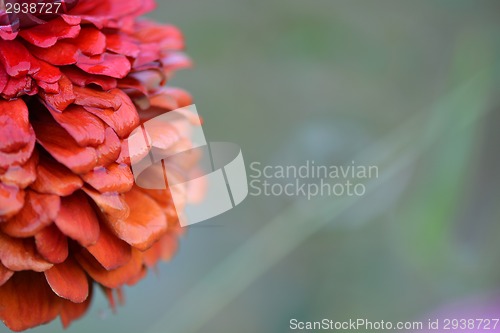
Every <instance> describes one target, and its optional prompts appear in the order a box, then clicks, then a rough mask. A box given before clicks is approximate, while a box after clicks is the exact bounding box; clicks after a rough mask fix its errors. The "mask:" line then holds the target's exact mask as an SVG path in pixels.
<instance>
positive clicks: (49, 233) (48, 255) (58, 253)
mask: <svg viewBox="0 0 500 333" xmlns="http://www.w3.org/2000/svg"><path fill="white" fill-rule="evenodd" d="M35 245H36V249H37V251H38V253H39V254H40V255H41V256H42V257H43V258H44V259H46V260H47V261H49V262H51V263H53V264H59V263H62V262H63V261H64V260H66V258H67V257H68V239H67V238H66V236H64V234H63V233H62V232H61V231H60V230H59V229H58V228H57V226H56V225H55V224H51V225H49V226H48V227H46V228H45V229H43V230H42V231H40V232H39V233H37V234H36V235H35Z"/></svg>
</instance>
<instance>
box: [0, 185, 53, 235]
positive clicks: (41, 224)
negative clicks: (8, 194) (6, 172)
mask: <svg viewBox="0 0 500 333" xmlns="http://www.w3.org/2000/svg"><path fill="white" fill-rule="evenodd" d="M59 206H60V199H59V196H57V195H53V194H39V193H36V192H34V191H27V192H26V198H25V204H24V206H23V208H22V209H21V211H20V212H19V213H18V214H16V215H15V216H14V217H13V218H11V219H9V220H8V221H7V222H5V223H2V224H1V225H0V228H1V229H2V231H3V232H5V233H6V234H7V235H9V236H12V237H30V236H34V235H35V234H36V233H37V232H39V231H40V230H42V229H43V228H45V227H46V226H47V225H49V224H50V223H52V221H53V220H54V219H55V218H56V216H57V213H58V211H59Z"/></svg>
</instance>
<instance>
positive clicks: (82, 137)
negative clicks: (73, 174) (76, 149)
mask: <svg viewBox="0 0 500 333" xmlns="http://www.w3.org/2000/svg"><path fill="white" fill-rule="evenodd" d="M49 111H50V113H51V114H52V117H54V119H55V120H56V121H57V122H58V123H59V125H61V126H62V128H64V129H65V130H66V132H68V133H69V135H71V136H72V137H73V139H75V141H76V142H77V143H78V144H79V145H80V146H81V147H85V146H89V145H90V146H98V145H100V144H102V143H103V142H104V124H103V123H102V121H101V120H100V119H99V118H97V117H96V116H94V115H92V114H91V113H89V112H87V111H86V110H85V109H84V108H83V107H81V106H78V105H72V106H70V107H68V108H66V110H64V112H57V111H55V110H52V109H51V108H49Z"/></svg>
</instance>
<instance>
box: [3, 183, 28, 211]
mask: <svg viewBox="0 0 500 333" xmlns="http://www.w3.org/2000/svg"><path fill="white" fill-rule="evenodd" d="M23 205H24V191H23V190H20V189H19V188H18V187H16V186H9V185H6V184H4V183H0V217H2V219H8V218H9V217H11V216H13V215H15V214H17V213H18V212H19V211H20V210H21V208H23Z"/></svg>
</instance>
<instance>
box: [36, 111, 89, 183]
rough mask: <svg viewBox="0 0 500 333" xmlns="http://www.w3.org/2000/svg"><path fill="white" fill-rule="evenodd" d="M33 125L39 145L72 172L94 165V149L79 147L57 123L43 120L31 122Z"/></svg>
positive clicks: (87, 169)
mask: <svg viewBox="0 0 500 333" xmlns="http://www.w3.org/2000/svg"><path fill="white" fill-rule="evenodd" d="M33 127H34V128H35V132H36V137H37V140H38V142H39V143H40V145H42V147H43V148H45V150H47V151H48V152H49V153H50V154H51V155H52V156H53V157H54V158H55V159H56V160H57V161H59V162H60V163H62V164H64V165H65V166H67V167H68V168H69V169H70V170H71V171H73V172H74V173H77V174H79V173H86V172H89V171H90V170H92V169H93V168H94V167H95V164H96V162H97V154H96V151H95V149H94V148H92V147H80V146H79V145H78V143H77V142H76V141H75V140H74V139H73V138H72V137H71V136H70V135H69V134H68V133H67V132H66V131H65V130H64V129H63V128H62V127H61V126H60V125H59V124H57V123H55V122H52V123H50V122H47V121H46V120H44V121H43V122H33Z"/></svg>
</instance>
